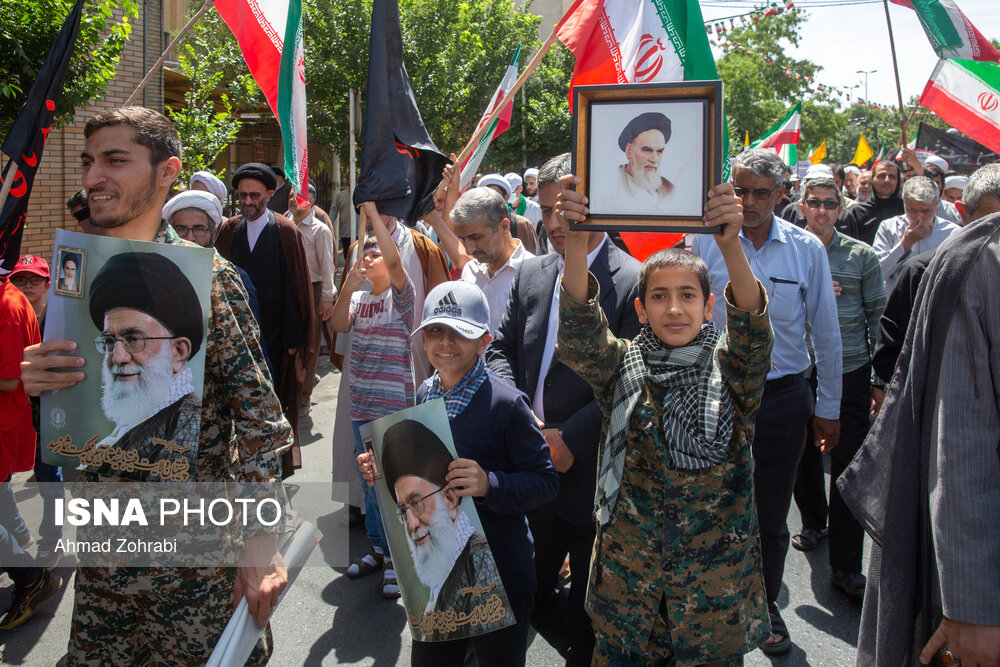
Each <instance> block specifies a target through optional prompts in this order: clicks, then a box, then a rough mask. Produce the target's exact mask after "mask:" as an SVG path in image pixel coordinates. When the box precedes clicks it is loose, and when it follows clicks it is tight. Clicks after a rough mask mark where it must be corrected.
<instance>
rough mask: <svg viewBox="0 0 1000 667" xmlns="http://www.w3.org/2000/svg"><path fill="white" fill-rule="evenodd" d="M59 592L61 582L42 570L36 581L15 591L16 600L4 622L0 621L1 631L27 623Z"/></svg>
mask: <svg viewBox="0 0 1000 667" xmlns="http://www.w3.org/2000/svg"><path fill="white" fill-rule="evenodd" d="M58 590H59V580H58V579H56V578H55V577H54V576H53V575H52V574H51V573H50V572H49V571H48V570H45V569H42V570H41V575H40V576H39V577H38V578H37V579H35V581H33V582H32V583H30V584H28V585H27V586H24V587H21V588H15V589H14V599H13V600H12V601H11V603H10V607H8V608H7V612H6V613H5V614H4V616H3V620H0V630H10V629H12V628H16V627H17V626H19V625H21V624H22V623H24V622H25V621H27V620H28V619H29V618H31V615H32V614H34V613H35V611H37V610H38V605H40V604H41V603H42V602H44V601H45V600H48V599H49V598H50V597H52V596H53V595H55V594H56V592H57V591H58Z"/></svg>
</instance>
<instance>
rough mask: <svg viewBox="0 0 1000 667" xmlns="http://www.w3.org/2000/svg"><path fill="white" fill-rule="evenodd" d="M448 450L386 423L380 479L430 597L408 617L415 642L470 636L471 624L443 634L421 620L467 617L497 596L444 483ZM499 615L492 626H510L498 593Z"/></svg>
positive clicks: (485, 558)
mask: <svg viewBox="0 0 1000 667" xmlns="http://www.w3.org/2000/svg"><path fill="white" fill-rule="evenodd" d="M453 460H454V457H453V456H452V455H451V452H449V451H448V449H447V447H445V444H444V443H443V442H442V441H441V439H440V438H439V437H438V436H437V434H435V433H434V432H433V431H431V430H430V429H428V428H427V427H426V426H424V425H423V424H421V423H419V422H415V421H412V420H406V421H402V422H399V423H398V424H395V425H393V426H392V427H390V428H389V429H388V430H387V431H386V432H385V435H384V436H383V438H382V466H383V473H384V475H385V482H386V484H387V485H388V487H389V493H390V494H391V495H392V499H393V501H395V502H396V503H397V505H396V508H397V512H396V518H397V519H398V520H399V522H400V523H401V524H403V525H404V526H406V544H407V546H408V547H409V550H410V556H411V558H412V559H413V568H414V570H415V571H416V573H417V578H418V579H419V580H420V583H422V584H423V585H424V586H426V587H427V588H428V589H429V591H430V594H429V596H428V598H427V604H426V605H425V606H424V609H423V614H422V616H420V617H411V623H413V624H414V625H415V626H417V627H418V628H419V627H420V626H421V625H425V626H426V627H428V628H429V629H430V632H427V633H423V632H422V633H421V641H444V640H452V639H461V638H463V637H468V636H470V632H469V631H470V630H471V629H473V627H472V625H462V626H459V627H457V628H456V629H455V630H453V631H450V632H446V631H444V630H443V629H442V628H441V625H440V624H436V623H426V624H422V623H421V621H425V620H426V619H428V617H430V618H433V617H434V616H435V615H440V616H442V617H443V616H444V615H446V614H447V615H451V614H457V615H458V616H459V617H469V616H472V615H473V613H474V610H475V609H476V608H477V607H479V606H481V605H483V604H486V603H487V601H488V600H489V599H490V598H492V597H493V596H496V595H497V589H498V587H497V584H498V583H500V574H499V572H498V571H497V566H496V562H495V561H494V560H493V553H492V552H491V551H490V545H489V544H488V543H487V542H486V536H485V535H483V533H481V532H479V531H477V530H475V529H474V528H473V526H472V523H471V521H470V520H469V515H468V514H466V513H465V512H464V511H463V510H462V509H461V508H460V507H459V501H460V500H461V498H459V497H458V495H456V493H455V490H454V489H453V488H450V487H448V480H447V475H448V465H449V464H450V463H451V462H452V461H453ZM499 590H500V591H501V593H500V595H499V598H498V599H500V600H501V601H502V603H503V608H504V609H505V614H504V618H503V619H502V620H501V621H500V622H497V623H494V624H493V625H494V627H500V626H501V625H510V624H512V623H513V622H514V614H513V611H512V610H511V608H510V603H509V602H508V601H507V596H506V594H505V593H503V592H502V591H503V589H502V585H501V587H500V588H499ZM477 634H481V632H480V633H477Z"/></svg>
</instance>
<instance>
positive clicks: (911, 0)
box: [891, 0, 1000, 62]
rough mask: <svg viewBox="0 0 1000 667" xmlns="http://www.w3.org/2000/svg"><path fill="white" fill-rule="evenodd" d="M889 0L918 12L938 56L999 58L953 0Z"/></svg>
mask: <svg viewBox="0 0 1000 667" xmlns="http://www.w3.org/2000/svg"><path fill="white" fill-rule="evenodd" d="M891 1H892V2H893V3H895V4H897V5H902V6H903V7H909V8H910V9H912V10H913V11H915V12H916V13H917V17H918V18H919V19H920V25H922V26H923V28H924V32H926V33H927V39H929V40H930V41H931V46H932V47H934V51H935V53H937V54H938V56H940V57H941V58H964V59H968V60H982V61H992V62H998V61H1000V53H998V52H997V50H996V49H995V48H993V45H992V44H990V41H989V40H988V39H986V38H985V37H983V35H982V33H980V32H979V31H978V30H977V29H976V26H974V25H972V22H971V21H970V20H969V19H968V17H967V16H966V15H965V14H963V13H962V10H961V9H959V8H958V5H956V4H955V2H954V0H891Z"/></svg>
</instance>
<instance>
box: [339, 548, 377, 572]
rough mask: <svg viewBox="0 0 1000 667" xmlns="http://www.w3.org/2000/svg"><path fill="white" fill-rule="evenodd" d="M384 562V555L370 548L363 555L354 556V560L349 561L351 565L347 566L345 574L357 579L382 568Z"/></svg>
mask: <svg viewBox="0 0 1000 667" xmlns="http://www.w3.org/2000/svg"><path fill="white" fill-rule="evenodd" d="M384 563H385V556H383V555H382V554H380V553H378V552H377V551H375V549H374V548H372V549H370V550H369V551H368V553H366V554H365V555H364V556H361V557H360V558H355V559H354V561H352V562H351V565H350V566H349V567H348V568H347V573H346V574H347V576H348V577H350V578H351V579H359V578H361V577H364V576H366V575H369V574H371V573H372V572H375V571H376V570H380V569H382V566H383V564H384Z"/></svg>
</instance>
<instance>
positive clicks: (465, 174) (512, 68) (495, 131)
mask: <svg viewBox="0 0 1000 667" xmlns="http://www.w3.org/2000/svg"><path fill="white" fill-rule="evenodd" d="M520 58H521V45H520V44H518V45H517V50H515V51H514V57H513V58H511V59H510V64H509V65H507V71H506V72H504V75H503V80H502V81H500V85H499V86H498V87H497V91H496V92H495V93H493V99H492V100H491V101H490V106H489V107H487V108H486V112H485V113H484V114H483V117H482V118H480V119H479V125H477V126H476V132H478V131H479V128H481V127H482V126H483V123H485V122H486V120H487V119H488V118H489V117H490V114H492V113H493V110H494V109H496V108H497V105H498V104H500V102H501V101H502V100H503V98H504V95H506V94H507V91H508V90H510V89H511V87H513V85H514V82H515V81H517V66H518V61H519V60H520ZM513 111H514V102H513V101H511V102H508V103H507V106H506V108H504V110H503V111H501V112H500V115H499V116H498V117H497V118H496V119H495V120H494V121H493V123H492V125H491V127H490V129H489V130H487V132H486V134H484V135H483V138H482V139H480V140H479V145H478V146H476V150H474V151H473V152H472V155H470V156H469V158H468V160H466V162H465V165H464V166H463V167H462V176H461V181H460V185H461V187H462V188H463V189H464V188H465V187H466V186H467V185H468V184H469V183H471V182H472V177H473V176H475V175H476V171H477V170H478V169H479V165H480V164H482V162H483V156H484V155H486V149H487V148H489V147H490V143H491V142H492V141H493V140H494V139H495V138H496V137H499V136H500V135H501V134H503V133H504V132H506V131H507V128H509V127H510V115H511V113H512V112H513ZM473 134H475V133H473Z"/></svg>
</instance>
